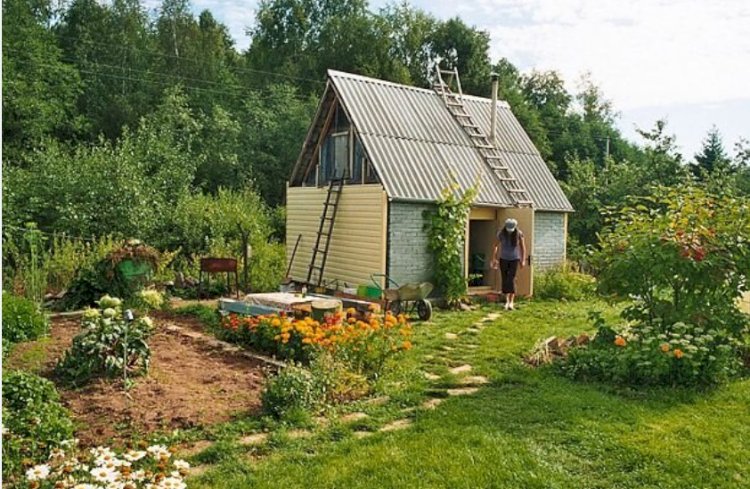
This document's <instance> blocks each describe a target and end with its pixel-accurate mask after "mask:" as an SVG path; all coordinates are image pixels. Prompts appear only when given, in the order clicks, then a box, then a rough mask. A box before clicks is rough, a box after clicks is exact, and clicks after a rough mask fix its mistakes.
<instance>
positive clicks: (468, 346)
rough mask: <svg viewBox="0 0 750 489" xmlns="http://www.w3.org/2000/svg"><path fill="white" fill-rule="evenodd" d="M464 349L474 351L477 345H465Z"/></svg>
mask: <svg viewBox="0 0 750 489" xmlns="http://www.w3.org/2000/svg"><path fill="white" fill-rule="evenodd" d="M466 348H468V349H469V350H476V349H477V348H479V345H473V344H469V345H466Z"/></svg>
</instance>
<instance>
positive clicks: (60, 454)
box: [49, 448, 65, 460]
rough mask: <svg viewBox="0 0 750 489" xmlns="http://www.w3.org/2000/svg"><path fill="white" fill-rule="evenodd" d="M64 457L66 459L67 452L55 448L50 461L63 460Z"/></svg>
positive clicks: (50, 455) (50, 453)
mask: <svg viewBox="0 0 750 489" xmlns="http://www.w3.org/2000/svg"><path fill="white" fill-rule="evenodd" d="M63 457H65V452H64V451H63V450H61V449H59V448H53V449H52V450H51V451H50V452H49V459H50V460H53V459H56V458H63Z"/></svg>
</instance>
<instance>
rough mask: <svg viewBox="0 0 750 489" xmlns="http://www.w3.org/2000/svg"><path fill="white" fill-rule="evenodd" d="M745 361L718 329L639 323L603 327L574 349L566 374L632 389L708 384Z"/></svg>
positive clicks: (566, 367)
mask: <svg viewBox="0 0 750 489" xmlns="http://www.w3.org/2000/svg"><path fill="white" fill-rule="evenodd" d="M740 366H741V363H740V360H739V358H738V356H737V355H736V353H735V351H734V349H733V345H731V344H728V343H726V341H725V339H724V337H723V336H722V335H720V334H719V333H718V332H717V331H716V330H704V329H703V328H700V327H697V326H695V325H686V324H684V323H676V324H673V325H671V326H670V327H668V328H660V329H656V328H653V327H651V326H649V325H640V326H638V327H634V328H632V329H630V330H628V331H627V332H623V333H621V334H617V333H616V332H615V331H614V330H612V329H611V328H609V327H607V326H604V325H600V327H599V332H598V333H597V335H596V336H595V338H594V341H592V342H591V343H590V344H588V345H586V346H581V347H578V348H574V349H572V350H571V351H570V353H569V354H568V358H567V361H566V362H564V363H563V364H562V365H561V369H562V371H563V372H564V373H565V374H567V375H568V376H570V377H571V378H575V379H580V380H600V381H606V382H613V383H617V384H629V385H671V386H677V385H680V386H691V385H707V384H713V383H717V382H721V381H722V380H725V379H727V378H728V377H730V376H731V375H733V374H735V373H736V372H737V370H738V369H739V368H740Z"/></svg>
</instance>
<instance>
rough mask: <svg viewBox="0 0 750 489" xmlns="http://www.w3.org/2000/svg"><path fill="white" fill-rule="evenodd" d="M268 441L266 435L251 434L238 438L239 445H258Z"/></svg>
mask: <svg viewBox="0 0 750 489" xmlns="http://www.w3.org/2000/svg"><path fill="white" fill-rule="evenodd" d="M267 439H268V433H253V434H252V435H248V436H245V437H242V438H240V445H260V444H262V443H264V442H265V441H266V440H267Z"/></svg>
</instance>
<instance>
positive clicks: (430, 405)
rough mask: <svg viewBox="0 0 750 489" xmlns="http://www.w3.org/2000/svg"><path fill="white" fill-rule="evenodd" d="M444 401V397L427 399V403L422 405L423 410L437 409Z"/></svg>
mask: <svg viewBox="0 0 750 489" xmlns="http://www.w3.org/2000/svg"><path fill="white" fill-rule="evenodd" d="M443 401H444V399H443V398H442V397H433V398H432V399H427V400H426V401H425V402H423V403H422V409H435V408H436V407H438V406H439V405H440V404H441V403H442V402H443Z"/></svg>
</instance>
